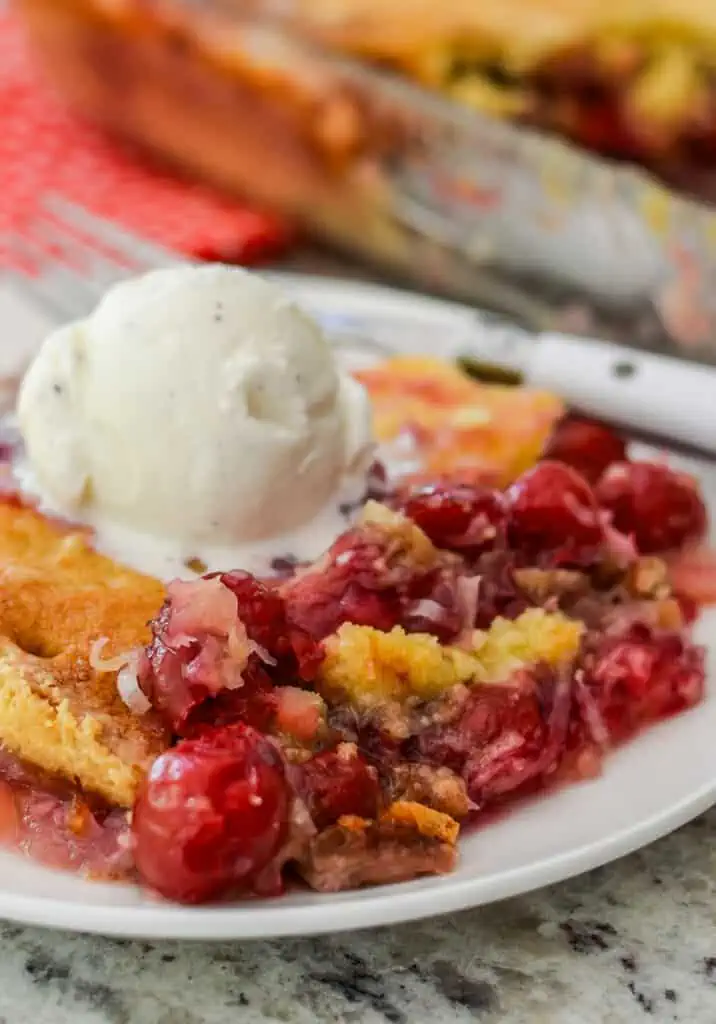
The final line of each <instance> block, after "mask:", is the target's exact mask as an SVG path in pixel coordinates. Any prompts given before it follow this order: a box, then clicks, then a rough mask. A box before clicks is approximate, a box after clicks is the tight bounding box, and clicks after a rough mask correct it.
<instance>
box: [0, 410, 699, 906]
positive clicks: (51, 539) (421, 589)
mask: <svg viewBox="0 0 716 1024" xmlns="http://www.w3.org/2000/svg"><path fill="white" fill-rule="evenodd" d="M545 453H546V456H547V457H545V458H543V459H541V460H539V461H537V462H536V464H535V465H533V466H531V467H530V468H527V469H526V470H524V471H523V472H522V473H521V475H519V476H518V477H517V478H516V479H513V480H512V482H511V483H510V484H509V485H508V486H507V487H506V488H504V489H493V488H492V487H490V486H489V485H488V484H486V483H480V482H479V480H478V479H477V476H479V474H478V473H476V474H475V475H474V476H475V478H473V479H471V480H468V479H466V478H465V476H464V474H463V475H461V476H459V477H457V478H455V477H451V476H449V475H447V476H441V477H435V478H434V479H433V480H432V482H427V481H426V480H424V479H421V480H407V481H405V480H403V481H402V482H401V481H397V482H396V483H395V484H391V482H390V479H387V480H385V479H384V478H381V479H383V481H384V487H383V493H382V495H381V497H382V501H381V502H376V501H374V500H369V501H367V502H366V503H365V505H364V507H363V508H362V510H361V511H360V512H359V513H358V514H357V516H356V518H355V520H354V522H353V524H352V525H350V526H349V528H348V529H347V530H346V531H345V532H344V533H343V534H342V535H341V536H339V537H338V538H337V539H336V540H335V541H334V542H333V543H332V545H331V546H330V548H329V549H328V551H327V552H326V553H325V554H324V555H323V556H322V557H321V558H319V559H318V560H317V561H315V562H311V563H309V564H298V565H296V566H290V567H289V569H287V570H285V571H284V573H283V574H282V575H281V576H275V577H267V578H264V579H258V578H256V577H255V576H252V575H251V574H249V573H246V572H243V571H231V572H224V573H209V574H207V575H205V576H203V577H199V578H196V579H194V580H192V581H175V582H173V583H170V584H169V585H168V586H167V587H166V588H165V587H164V586H163V585H162V584H160V583H158V582H157V581H154V580H152V579H150V578H149V577H146V576H142V575H140V574H139V573H135V572H133V571H130V570H126V569H123V568H121V567H120V566H118V565H116V564H115V563H114V562H112V561H110V560H109V559H107V558H104V557H103V556H101V555H99V554H96V553H95V552H94V551H93V550H92V548H91V540H92V538H91V536H90V535H89V534H88V533H87V531H81V530H77V529H75V528H73V527H71V526H68V525H67V524H63V523H61V522H58V521H55V520H52V519H49V518H47V517H46V516H44V515H42V514H41V513H40V512H39V511H37V510H36V509H34V508H32V507H28V506H27V505H26V504H23V503H22V502H21V501H19V500H18V499H17V498H13V497H7V498H6V499H5V500H4V502H3V503H2V504H0V634H1V635H2V650H1V651H0V740H1V741H2V744H3V748H4V753H3V755H2V758H1V759H0V775H1V776H2V779H3V780H4V781H3V785H2V788H1V789H0V797H1V799H0V831H1V832H2V835H3V837H4V839H5V840H6V841H8V842H11V843H15V844H17V845H19V846H20V847H21V848H23V849H25V850H27V851H29V852H30V853H31V854H32V855H34V856H37V857H39V858H40V859H42V860H44V861H45V862H47V863H50V864H53V865H59V866H65V867H70V868H73V869H75V870H82V871H84V872H85V873H88V874H90V875H91V876H93V877H104V878H107V877H111V878H121V879H128V880H132V879H135V880H139V881H141V882H143V883H144V884H145V885H147V886H149V887H150V888H151V889H153V890H155V891H156V892H158V893H160V894H162V895H163V896H165V897H167V898H170V899H173V900H179V901H183V902H192V903H195V902H202V901H208V900H215V899H221V898H232V897H236V896H241V895H258V896H275V895H277V894H279V893H280V892H281V891H282V890H283V889H284V887H285V886H286V885H288V884H292V881H293V880H299V879H300V880H302V881H303V882H304V883H306V884H308V885H309V886H310V887H312V888H314V889H316V890H318V891H322V892H330V891H336V890H340V889H345V888H351V887H355V886H362V885H376V884H381V883H387V882H399V881H405V880H409V879H412V878H416V877H418V876H421V875H428V874H439V873H444V872H448V871H450V870H451V869H452V868H453V867H454V866H455V863H456V860H457V857H458V847H457V841H458V836H459V834H460V832H461V830H462V829H464V828H466V827H470V826H472V825H475V824H477V825H479V823H480V820H481V818H483V817H484V816H486V814H487V813H488V812H490V811H492V810H496V809H499V808H504V807H505V806H508V805H509V804H510V803H511V802H512V801H515V800H517V799H520V798H522V797H524V796H525V795H527V794H530V793H534V792H536V791H541V790H545V789H550V788H552V787H554V786H556V785H558V784H561V783H563V782H565V781H568V780H578V779H585V778H589V777H592V776H594V775H596V774H597V773H598V772H599V771H600V770H601V767H602V763H603V761H604V759H605V757H606V756H607V755H608V753H609V750H610V749H611V748H613V747H614V746H615V745H616V744H618V743H621V742H623V741H624V740H627V739H629V738H630V737H631V736H633V735H634V734H635V733H636V732H637V731H638V730H639V729H641V728H642V727H644V726H646V725H649V724H650V723H653V722H657V721H659V720H661V719H664V718H666V717H668V716H670V715H672V714H674V713H675V712H679V711H682V710H684V709H686V708H689V707H692V706H693V705H695V704H696V703H698V701H699V700H700V699H701V697H702V693H703V687H704V664H703V656H702V651H701V650H700V648H698V647H697V646H695V645H694V644H693V643H692V642H691V640H690V639H689V635H688V621H689V620H690V619H691V617H692V613H693V605H692V603H691V601H690V599H689V595H688V594H686V593H675V592H674V590H673V588H672V585H671V583H670V576H669V569H668V567H667V562H668V559H667V560H664V558H663V557H662V556H668V557H669V558H671V557H672V556H673V553H674V552H675V551H677V552H678V551H679V550H682V549H686V548H689V547H690V546H691V545H693V544H695V543H696V542H698V541H699V540H700V539H701V537H702V535H703V534H704V531H705V527H706V512H705V509H704V505H703V502H702V500H701V497H700V495H699V492H698V489H697V487H696V485H695V483H694V482H693V481H692V480H691V479H689V478H687V477H685V476H683V475H681V474H679V473H677V472H675V471H674V470H672V469H670V468H668V467H667V466H666V465H662V464H656V463H654V464H651V463H638V462H631V461H629V460H628V457H627V455H626V452H625V450H624V448H623V445H622V444H621V442H620V441H619V440H618V439H617V438H616V437H614V435H611V434H610V433H609V432H607V431H605V429H604V428H601V427H599V426H598V425H596V424H589V423H584V422H579V421H570V420H567V421H564V422H563V423H562V424H560V425H559V426H558V427H557V429H556V431H554V432H553V434H552V436H551V438H549V440H548V441H547V443H546V446H545ZM580 470H582V471H583V472H580ZM587 477H589V478H590V479H589V480H588V479H587ZM590 481H591V482H590ZM284 568H285V567H284ZM701 596H703V594H702V595H701ZM148 620H149V626H147V625H146V624H147V621H148ZM487 835H488V834H487V833H485V841H486V842H487V841H489V839H488V838H487Z"/></svg>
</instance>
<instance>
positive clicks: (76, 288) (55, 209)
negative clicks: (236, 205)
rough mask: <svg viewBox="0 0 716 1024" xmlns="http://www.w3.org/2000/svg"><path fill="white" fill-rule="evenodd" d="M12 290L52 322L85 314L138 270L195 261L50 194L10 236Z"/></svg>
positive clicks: (9, 274) (8, 275) (144, 270)
mask: <svg viewBox="0 0 716 1024" xmlns="http://www.w3.org/2000/svg"><path fill="white" fill-rule="evenodd" d="M9 250H10V254H11V256H14V257H15V259H14V261H13V263H14V266H13V267H12V268H11V269H10V270H8V271H7V273H6V276H7V277H8V279H11V280H12V281H13V284H14V287H15V289H16V290H17V291H18V292H20V293H22V294H23V296H24V297H25V298H26V299H28V300H29V301H30V302H31V303H33V304H34V305H36V306H38V307H39V308H40V309H42V311H43V312H44V313H45V314H46V315H47V316H49V318H50V319H51V320H53V321H55V322H63V321H66V320H71V319H76V318H78V317H81V316H85V315H87V314H88V313H89V312H90V311H91V309H92V308H93V306H95V305H96V304H97V302H98V301H99V300H100V299H101V297H102V295H103V294H104V293H105V291H106V290H107V288H109V287H110V286H111V285H113V284H116V283H117V282H119V281H121V280H123V279H126V278H127V277H130V276H132V275H134V274H137V273H142V272H146V271H149V270H154V269H157V268H159V267H166V266H172V265H177V264H181V263H190V262H196V261H193V260H187V259H184V258H182V257H181V256H180V255H178V254H177V253H175V252H172V251H171V250H169V249H165V248H163V247H162V246H159V245H155V244H154V243H152V242H146V241H145V240H144V239H141V238H137V237H135V236H134V235H133V234H132V233H131V232H129V231H125V230H124V229H123V228H120V227H118V226H117V225H115V224H113V223H111V222H109V221H107V220H104V219H103V218H101V217H98V216H95V215H94V214H92V213H90V212H89V211H87V210H84V209H82V208H81V207H79V206H77V205H75V204H74V203H72V202H69V201H68V200H66V199H63V198H62V197H61V196H58V195H55V194H52V195H49V196H47V197H45V199H44V200H43V204H42V207H41V208H40V210H38V212H37V214H36V216H35V219H34V220H33V221H32V222H31V223H30V224H29V225H28V226H27V227H26V229H25V230H24V231H23V233H22V235H16V236H14V237H12V238H11V239H10V240H9Z"/></svg>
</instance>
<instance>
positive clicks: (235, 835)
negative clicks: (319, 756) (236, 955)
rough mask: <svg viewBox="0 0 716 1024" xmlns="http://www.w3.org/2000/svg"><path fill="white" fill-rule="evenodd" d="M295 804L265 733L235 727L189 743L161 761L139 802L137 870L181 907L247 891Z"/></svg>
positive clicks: (135, 823) (135, 822)
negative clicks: (290, 806)
mask: <svg viewBox="0 0 716 1024" xmlns="http://www.w3.org/2000/svg"><path fill="white" fill-rule="evenodd" d="M289 804H290V794H289V788H288V784H287V782H286V777H285V773H284V765H283V761H282V759H281V756H280V754H279V753H278V750H277V749H276V748H275V747H274V745H273V744H272V743H271V742H270V741H269V740H267V739H266V737H265V736H262V735H261V734H260V733H258V732H255V731H254V730H253V729H251V728H249V727H248V726H244V725H242V724H236V725H231V726H226V727H223V728H217V729H211V730H207V731H206V732H205V733H203V734H202V735H201V736H199V737H198V738H197V739H192V740H183V741H182V742H181V743H179V744H177V746H176V747H173V748H172V749H171V750H168V751H166V753H164V754H162V755H161V756H160V757H158V758H157V760H156V761H155V762H154V764H153V765H152V767H151V769H150V771H149V774H148V776H147V778H146V780H145V781H144V783H143V785H142V787H141V789H140V792H139V796H138V797H137V801H136V803H135V806H134V813H133V817H132V834H133V838H134V859H135V863H136V866H137V870H138V871H139V874H140V875H141V877H142V879H143V881H144V882H146V883H147V885H149V886H151V887H152V888H154V889H156V890H157V892H159V893H161V895H162V896H166V897H167V898H168V899H172V900H178V901H180V902H182V903H200V902H204V901H206V900H211V899H214V898H217V897H219V896H221V895H223V894H225V893H227V892H228V891H230V890H232V889H236V888H243V889H248V888H250V887H251V881H252V878H253V877H254V876H255V875H256V874H257V873H258V872H259V871H261V869H262V868H264V867H265V866H266V865H267V864H268V863H269V861H270V860H271V859H272V858H273V857H274V856H275V854H276V852H277V851H278V849H279V847H280V845H281V842H282V840H283V838H284V835H285V832H286V827H287V826H286V823H287V820H288V817H289Z"/></svg>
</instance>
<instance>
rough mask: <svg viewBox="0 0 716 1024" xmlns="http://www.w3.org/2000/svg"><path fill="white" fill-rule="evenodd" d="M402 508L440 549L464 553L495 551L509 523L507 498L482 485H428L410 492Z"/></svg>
mask: <svg viewBox="0 0 716 1024" xmlns="http://www.w3.org/2000/svg"><path fill="white" fill-rule="evenodd" d="M400 507H401V508H402V511H403V512H404V513H405V515H406V516H408V518H409V519H412V520H413V522H414V523H415V524H416V525H417V526H419V527H420V529H421V530H423V532H424V533H426V534H427V535H428V537H429V538H430V539H431V540H432V542H433V543H434V544H436V545H437V546H438V547H441V548H448V549H458V550H460V551H463V550H470V551H474V552H478V551H481V550H485V549H487V548H490V547H492V546H493V544H494V542H495V540H496V538H497V537H498V536H499V535H500V532H501V530H502V527H503V524H504V521H505V502H504V498H503V496H502V495H501V494H500V493H499V492H498V491H493V490H491V489H490V488H489V487H481V486H480V485H479V484H476V485H470V484H467V483H455V482H453V483H451V482H450V481H448V480H446V481H442V482H439V483H433V484H425V485H423V486H421V487H418V488H416V489H414V490H412V491H410V492H408V494H407V495H405V496H404V497H403V499H402V501H401V502H400Z"/></svg>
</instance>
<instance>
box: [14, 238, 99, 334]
mask: <svg viewBox="0 0 716 1024" xmlns="http://www.w3.org/2000/svg"><path fill="white" fill-rule="evenodd" d="M13 244H14V247H15V249H16V251H19V252H20V253H21V254H22V256H23V257H24V258H25V261H26V263H29V265H30V266H33V267H34V268H36V273H35V274H32V275H31V276H30V277H26V278H25V284H26V287H27V288H28V289H30V288H32V289H33V290H34V291H35V292H36V294H37V295H38V296H42V297H43V298H44V299H45V301H46V302H47V303H49V304H51V305H54V306H55V307H56V308H57V309H58V310H62V312H63V316H64V317H65V318H73V317H77V316H83V315H85V314H86V313H88V312H89V311H90V310H91V309H92V307H93V306H94V305H95V303H96V301H97V299H98V298H99V296H100V295H101V292H102V289H101V288H100V287H96V286H95V284H94V283H93V282H92V280H91V277H90V275H89V274H87V273H83V272H82V270H81V269H77V268H76V267H74V266H72V264H71V263H70V262H69V261H68V260H67V257H66V256H65V255H64V254H63V253H62V252H61V250H59V249H57V248H56V247H52V246H48V245H47V243H46V242H43V241H42V240H41V239H39V238H37V237H36V236H35V235H34V234H30V233H29V232H26V233H25V235H24V236H23V238H22V239H17V240H15V242H14V243H13Z"/></svg>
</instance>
